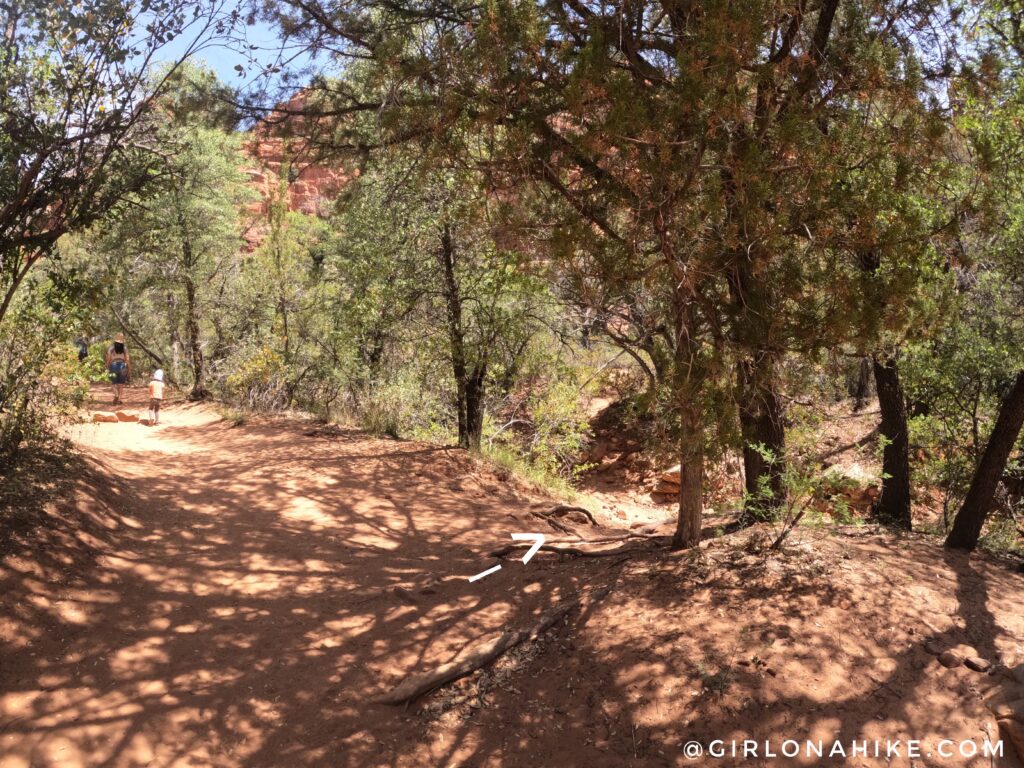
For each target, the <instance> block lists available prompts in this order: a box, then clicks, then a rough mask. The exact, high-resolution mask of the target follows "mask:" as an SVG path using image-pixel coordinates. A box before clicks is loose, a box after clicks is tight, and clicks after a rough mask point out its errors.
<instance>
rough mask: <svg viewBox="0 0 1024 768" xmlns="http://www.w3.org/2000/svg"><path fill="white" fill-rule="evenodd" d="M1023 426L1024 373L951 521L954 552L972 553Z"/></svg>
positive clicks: (1006, 401)
mask: <svg viewBox="0 0 1024 768" xmlns="http://www.w3.org/2000/svg"><path fill="white" fill-rule="evenodd" d="M1022 425H1024V370H1022V371H1020V372H1019V373H1018V374H1017V378H1016V380H1015V381H1014V383H1013V387H1011V388H1010V391H1009V392H1008V393H1007V394H1006V397H1005V398H1003V402H1002V403H1001V404H1000V406H999V415H998V416H996V423H995V425H994V426H993V427H992V434H991V435H989V438H988V443H986V445H985V451H984V453H982V455H981V461H980V462H979V463H978V468H977V469H976V470H975V472H974V477H973V478H972V479H971V486H970V488H968V490H967V496H966V497H965V498H964V503H963V505H962V506H961V507H960V511H959V512H957V515H956V519H955V520H954V521H953V529H952V530H951V531H950V532H949V536H948V537H947V538H946V546H947V547H952V548H954V549H974V548H975V547H976V546H977V544H978V538H979V537H980V536H981V527H982V526H983V525H984V524H985V518H986V517H987V516H988V513H989V510H990V509H991V508H992V497H993V496H994V495H995V492H996V486H998V485H999V479H1000V478H1001V477H1002V476H1003V472H1005V471H1006V462H1007V460H1008V459H1009V458H1010V452H1011V451H1012V450H1013V446H1014V444H1015V443H1016V442H1017V437H1018V436H1019V435H1020V430H1021V426H1022Z"/></svg>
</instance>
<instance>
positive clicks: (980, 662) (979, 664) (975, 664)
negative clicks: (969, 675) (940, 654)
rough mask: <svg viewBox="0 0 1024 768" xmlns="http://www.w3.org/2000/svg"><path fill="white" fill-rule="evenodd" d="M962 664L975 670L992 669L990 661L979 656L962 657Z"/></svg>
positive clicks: (986, 670) (985, 670) (984, 670)
mask: <svg viewBox="0 0 1024 768" xmlns="http://www.w3.org/2000/svg"><path fill="white" fill-rule="evenodd" d="M964 664H965V665H966V666H967V668H968V669H973V670H974V671H975V672H988V671H989V670H990V669H992V663H991V662H990V661H988V660H987V659H983V658H981V657H980V656H968V657H967V658H966V659H964Z"/></svg>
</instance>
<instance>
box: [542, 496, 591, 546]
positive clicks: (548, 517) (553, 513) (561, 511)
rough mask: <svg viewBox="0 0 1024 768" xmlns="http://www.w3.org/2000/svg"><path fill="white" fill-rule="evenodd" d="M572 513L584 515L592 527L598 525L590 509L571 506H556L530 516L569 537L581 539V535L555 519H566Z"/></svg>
mask: <svg viewBox="0 0 1024 768" xmlns="http://www.w3.org/2000/svg"><path fill="white" fill-rule="evenodd" d="M570 512H579V513H580V514H582V515H584V516H585V517H586V518H587V520H589V521H590V524H591V525H597V520H596V519H595V518H594V515H593V514H592V513H591V512H590V510H589V509H584V508H583V507H574V506H572V505H570V504H556V505H555V506H553V507H551V509H545V510H543V511H538V510H531V512H530V514H531V515H533V516H534V517H536V518H539V519H541V520H543V521H544V522H545V523H547V524H548V525H550V526H551V527H552V528H554V529H555V530H556V531H561V532H562V533H564V534H566V535H567V536H576V537H577V538H579V535H578V534H577V533H576V532H575V531H574V530H573V529H572V528H570V527H569V526H567V525H566V524H565V523H563V522H561V521H559V520H556V519H555V518H558V517H565V516H566V515H568V514H569V513H570Z"/></svg>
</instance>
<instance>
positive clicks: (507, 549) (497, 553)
mask: <svg viewBox="0 0 1024 768" xmlns="http://www.w3.org/2000/svg"><path fill="white" fill-rule="evenodd" d="M581 543H582V542H581ZM531 546H532V545H531V544H530V543H529V542H526V543H516V544H509V545H507V546H504V547H501V548H500V549H496V550H494V551H493V552H491V553H490V556H491V557H504V556H505V555H507V554H509V553H511V552H514V551H516V550H517V549H529V548H530V547H531ZM540 551H541V552H557V553H558V554H560V555H573V556H575V557H611V556H613V555H623V554H632V553H633V552H642V551H643V549H642V548H641V547H616V548H615V549H580V548H579V547H559V546H556V545H554V544H541V546H540Z"/></svg>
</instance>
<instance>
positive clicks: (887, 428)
mask: <svg viewBox="0 0 1024 768" xmlns="http://www.w3.org/2000/svg"><path fill="white" fill-rule="evenodd" d="M873 364H874V371H875V385H876V388H877V389H878V406H879V409H880V410H881V412H882V423H881V425H880V427H879V431H880V432H881V433H882V436H883V437H885V440H886V445H885V448H884V450H883V452H882V475H883V477H882V495H881V496H880V497H879V499H878V501H877V502H876V504H875V514H876V515H877V516H878V517H880V518H881V519H882V520H883V521H885V522H886V523H889V524H891V525H895V526H898V527H900V528H905V529H907V530H908V531H909V530H910V527H911V519H910V457H909V449H910V436H909V434H908V431H907V405H906V401H905V399H904V397H903V385H902V384H901V383H900V375H899V369H898V368H897V365H896V358H895V357H887V358H886V359H885V360H884V361H882V362H879V359H878V356H877V355H876V356H875V358H874V360H873Z"/></svg>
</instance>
